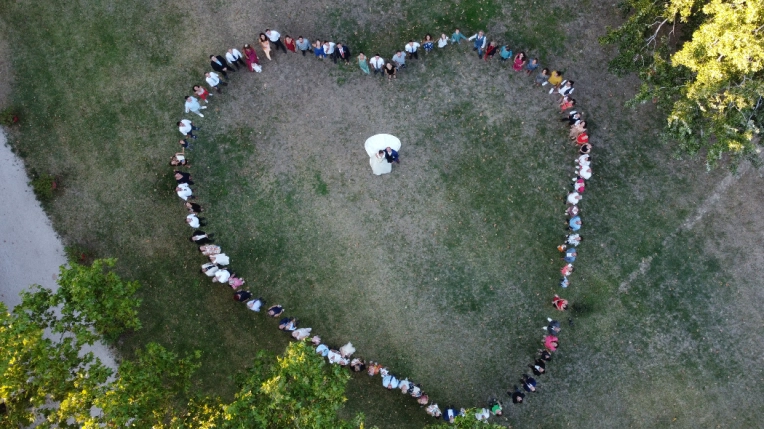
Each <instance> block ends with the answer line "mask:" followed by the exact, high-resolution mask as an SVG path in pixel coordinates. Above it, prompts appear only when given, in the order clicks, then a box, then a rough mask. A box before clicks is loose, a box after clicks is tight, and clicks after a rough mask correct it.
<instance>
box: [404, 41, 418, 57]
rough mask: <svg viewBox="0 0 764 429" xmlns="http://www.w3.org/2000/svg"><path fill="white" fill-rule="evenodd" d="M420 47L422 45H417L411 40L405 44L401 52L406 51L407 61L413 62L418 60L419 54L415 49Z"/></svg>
mask: <svg viewBox="0 0 764 429" xmlns="http://www.w3.org/2000/svg"><path fill="white" fill-rule="evenodd" d="M420 46H422V45H420V44H419V43H417V42H415V41H413V40H409V42H408V43H406V46H405V47H404V49H403V50H404V51H406V53H407V54H408V56H409V59H412V58H413V59H415V60H418V59H419V53H418V52H417V49H419V47H420Z"/></svg>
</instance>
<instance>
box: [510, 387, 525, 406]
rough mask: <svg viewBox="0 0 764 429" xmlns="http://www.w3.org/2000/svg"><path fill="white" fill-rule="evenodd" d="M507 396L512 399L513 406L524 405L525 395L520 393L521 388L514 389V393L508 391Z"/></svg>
mask: <svg viewBox="0 0 764 429" xmlns="http://www.w3.org/2000/svg"><path fill="white" fill-rule="evenodd" d="M507 395H509V396H510V397H511V398H512V403H513V404H522V403H523V399H525V394H524V393H523V392H521V391H520V388H518V387H517V386H515V387H514V392H512V391H508V392H507Z"/></svg>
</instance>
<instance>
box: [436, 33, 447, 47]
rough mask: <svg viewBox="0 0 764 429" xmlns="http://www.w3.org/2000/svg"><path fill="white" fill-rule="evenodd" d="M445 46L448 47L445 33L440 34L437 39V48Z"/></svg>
mask: <svg viewBox="0 0 764 429" xmlns="http://www.w3.org/2000/svg"><path fill="white" fill-rule="evenodd" d="M446 46H448V36H446V33H442V34H441V35H440V39H438V48H445V47H446Z"/></svg>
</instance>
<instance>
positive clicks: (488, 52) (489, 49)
mask: <svg viewBox="0 0 764 429" xmlns="http://www.w3.org/2000/svg"><path fill="white" fill-rule="evenodd" d="M496 46H497V45H496V42H491V43H489V44H488V46H486V48H485V56H483V59H484V60H485V61H488V60H490V59H491V58H493V56H494V55H496Z"/></svg>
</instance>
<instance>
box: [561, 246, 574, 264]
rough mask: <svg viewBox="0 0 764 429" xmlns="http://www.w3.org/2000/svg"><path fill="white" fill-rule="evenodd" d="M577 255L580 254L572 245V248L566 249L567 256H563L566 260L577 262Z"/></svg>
mask: <svg viewBox="0 0 764 429" xmlns="http://www.w3.org/2000/svg"><path fill="white" fill-rule="evenodd" d="M576 256H578V253H577V252H576V248H575V247H571V248H570V249H567V250H566V251H565V257H564V258H562V259H563V260H564V261H565V262H568V263H573V262H576Z"/></svg>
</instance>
